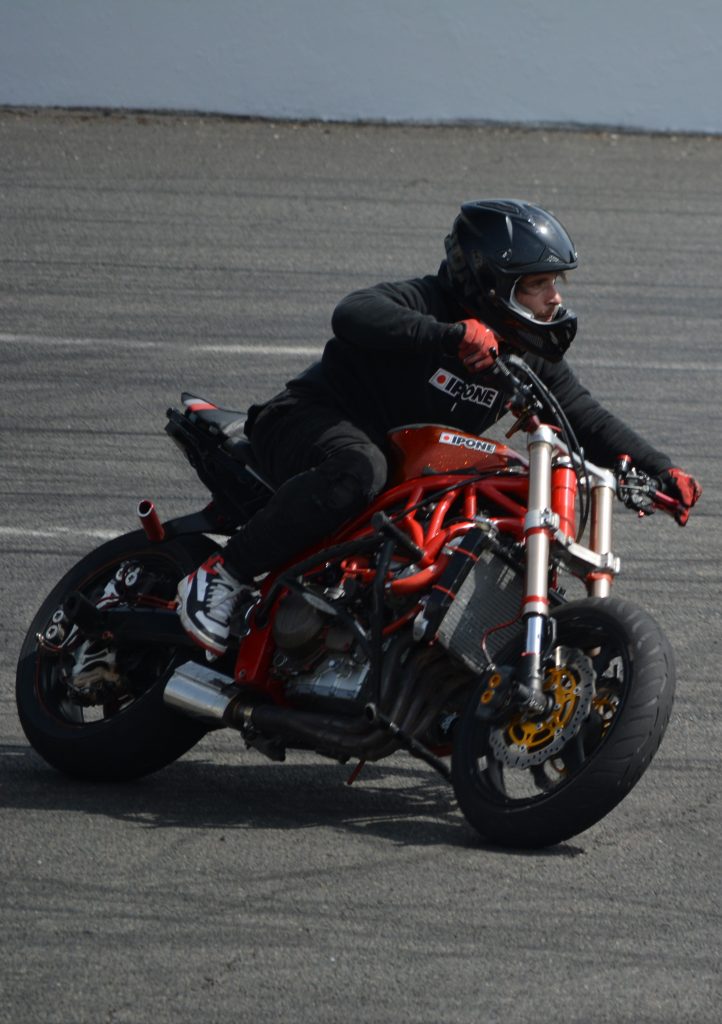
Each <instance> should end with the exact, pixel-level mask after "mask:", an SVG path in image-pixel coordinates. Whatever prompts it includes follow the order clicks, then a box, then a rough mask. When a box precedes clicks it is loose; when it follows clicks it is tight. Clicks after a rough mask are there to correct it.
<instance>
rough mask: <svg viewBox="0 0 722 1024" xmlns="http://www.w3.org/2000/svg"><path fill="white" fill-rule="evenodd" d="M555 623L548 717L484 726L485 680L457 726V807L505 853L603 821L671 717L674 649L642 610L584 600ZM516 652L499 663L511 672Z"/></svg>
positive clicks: (558, 612) (519, 717)
mask: <svg viewBox="0 0 722 1024" xmlns="http://www.w3.org/2000/svg"><path fill="white" fill-rule="evenodd" d="M552 614H553V617H554V619H555V620H556V641H555V642H556V647H555V649H554V651H553V652H552V657H551V660H550V663H549V665H548V667H547V670H546V676H545V682H544V690H545V692H546V693H547V694H548V695H549V696H550V697H552V698H553V700H551V701H550V702H549V706H550V709H551V710H550V711H549V712H548V713H547V715H546V717H545V718H542V719H539V718H531V717H529V718H527V717H525V716H524V715H523V714H521V713H520V712H518V711H516V712H510V713H509V714H508V715H507V716H506V717H505V718H503V719H502V720H501V721H496V722H494V723H493V724H490V723H489V722H488V721H484V720H482V719H481V718H480V717H479V716H478V714H477V709H478V708H479V702H480V699H481V694H482V692H483V690H484V684H483V683H482V684H481V685H480V686H479V687H477V688H476V690H475V692H474V694H473V695H472V697H471V699H470V701H469V703H468V705H467V707H466V709H465V711H464V714H463V716H462V719H461V721H460V722H459V723H458V725H457V728H456V735H455V740H454V751H453V758H452V781H453V785H454V791H455V793H456V797H457V800H458V801H459V806H460V807H461V810H462V812H463V814H464V816H465V817H466V819H467V821H468V822H469V823H470V824H471V825H472V826H473V827H474V828H475V829H476V830H477V832H479V834H480V835H481V836H482V837H483V838H484V839H486V840H488V841H490V842H493V843H498V844H501V845H504V846H512V847H531V848H533V847H542V846H550V845H552V844H554V843H559V842H562V841H564V840H565V839H569V838H570V837H571V836H574V835H577V834H578V833H579V832H583V831H584V830H585V829H587V828H589V827H590V826H591V825H593V824H594V823H595V822H597V821H599V820H600V819H601V818H603V817H604V816H605V815H606V814H608V813H609V811H611V810H612V808H613V807H614V806H615V805H616V804H618V803H619V801H620V800H622V799H623V798H624V797H625V796H626V795H627V793H628V792H629V791H630V790H631V788H632V787H633V786H634V785H635V783H636V782H638V780H639V779H640V778H641V776H642V774H643V772H644V771H645V769H646V768H647V766H648V765H649V762H650V761H651V759H652V757H653V756H654V754H655V752H656V750H657V748H658V746H659V744H660V742H661V739H662V736H663V735H664V731H665V729H666V727H667V723H668V721H669V716H670V714H671V710H672V702H673V699H674V685H675V672H674V660H673V656H672V651H671V647H670V645H669V642H668V641H667V639H666V637H665V635H664V633H663V632H662V630H661V629H660V627H659V626H658V625H657V623H656V622H655V621H654V619H652V617H651V616H650V615H649V614H648V613H647V612H645V611H643V610H642V609H640V608H637V607H636V606H635V605H632V604H629V603H628V602H626V601H622V600H619V599H617V598H604V599H601V598H589V599H585V600H582V601H576V602H571V603H569V604H567V605H563V606H562V607H560V608H557V609H555V610H554V612H553V613H552ZM519 655H520V650H519V646H518V644H517V645H516V646H515V647H511V646H510V647H508V648H507V649H506V650H505V651H503V652H502V653H501V654H500V656H499V659H498V663H499V664H500V665H503V664H506V665H512V666H513V665H514V664H515V663H516V661H517V660H518V658H519Z"/></svg>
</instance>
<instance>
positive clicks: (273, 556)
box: [225, 391, 387, 580]
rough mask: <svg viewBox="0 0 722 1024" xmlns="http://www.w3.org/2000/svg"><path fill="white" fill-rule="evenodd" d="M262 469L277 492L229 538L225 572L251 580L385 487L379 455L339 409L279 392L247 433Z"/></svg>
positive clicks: (326, 532) (321, 535)
mask: <svg viewBox="0 0 722 1024" xmlns="http://www.w3.org/2000/svg"><path fill="white" fill-rule="evenodd" d="M249 435H250V439H251V445H252V448H253V453H254V456H255V458H256V461H257V463H258V466H259V468H260V469H261V471H262V472H263V473H264V474H265V475H266V476H267V477H268V478H269V479H270V480H271V482H272V483H274V484H275V485H276V486H277V487H278V490H277V491H276V493H275V494H274V495H273V497H272V498H271V500H270V501H269V502H268V504H267V505H266V506H265V507H264V508H262V509H261V510H260V511H259V512H257V513H256V515H255V516H253V518H252V519H251V520H250V521H249V522H248V523H247V524H246V525H245V526H244V527H242V529H241V530H240V531H239V532H238V533H237V534H234V536H233V537H232V538H231V539H230V541H229V542H228V544H227V545H226V549H225V554H226V557H227V559H228V562H229V565H230V567H231V568H232V569H233V570H234V571H235V572H236V573H237V574H238V575H239V576H241V578H242V579H246V580H250V579H252V578H253V577H254V576H257V575H259V574H260V573H263V572H268V571H269V570H271V569H275V568H277V567H278V566H281V565H283V564H284V563H285V562H289V561H291V560H292V559H294V558H295V557H296V556H298V555H300V554H301V552H302V551H303V550H304V549H305V548H307V547H311V546H313V545H315V544H317V543H320V542H321V541H322V540H323V539H324V538H325V537H326V536H328V535H329V534H331V533H333V532H334V530H336V529H338V527H340V526H341V525H342V524H343V523H345V522H346V521H348V520H349V519H351V518H353V516H355V515H357V514H358V513H359V512H361V511H362V510H363V509H364V508H366V507H367V505H369V504H370V502H371V501H373V499H374V498H375V497H376V495H377V494H378V493H379V492H380V491H381V490H382V488H383V486H384V484H385V483H386V476H387V464H386V457H385V455H384V454H383V452H382V451H381V449H380V448H379V447H378V446H377V445H376V444H374V442H373V441H372V440H371V439H370V438H369V437H368V435H367V434H365V433H364V431H362V430H360V429H359V428H358V427H357V426H355V425H354V424H353V423H351V422H349V421H348V420H346V419H344V416H343V413H342V412H341V411H340V410H339V409H335V408H332V407H331V406H328V405H322V404H319V402H318V401H317V400H316V399H314V398H311V397H306V396H299V395H296V394H291V393H290V392H288V391H284V392H282V393H281V394H280V395H278V396H277V397H276V398H274V399H272V400H271V401H270V402H268V403H267V404H266V405H265V406H263V407H262V408H261V410H260V412H258V414H257V415H256V417H255V418H254V419H253V423H252V426H251V427H250V428H249Z"/></svg>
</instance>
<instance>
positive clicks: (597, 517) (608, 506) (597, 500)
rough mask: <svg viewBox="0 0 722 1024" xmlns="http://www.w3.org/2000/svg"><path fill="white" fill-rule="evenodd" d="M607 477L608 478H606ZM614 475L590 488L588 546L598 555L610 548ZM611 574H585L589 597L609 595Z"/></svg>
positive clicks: (605, 552) (607, 475) (608, 475)
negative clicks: (590, 513) (590, 508)
mask: <svg viewBox="0 0 722 1024" xmlns="http://www.w3.org/2000/svg"><path fill="white" fill-rule="evenodd" d="M607 477H608V479H607ZM614 496H615V487H614V477H613V476H612V474H611V473H609V474H606V473H605V475H604V480H600V481H599V482H598V483H596V484H595V485H594V486H593V488H592V521H591V527H590V535H589V541H590V547H591V549H592V551H596V552H597V553H598V554H600V555H604V554H607V552H609V551H611V550H612V514H613V510H614ZM613 578H614V577H613V575H612V573H610V572H591V573H589V575H588V576H587V590H588V592H589V594H590V596H591V597H609V595H610V593H611V591H612V580H613Z"/></svg>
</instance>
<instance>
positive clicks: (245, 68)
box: [0, 0, 722, 133]
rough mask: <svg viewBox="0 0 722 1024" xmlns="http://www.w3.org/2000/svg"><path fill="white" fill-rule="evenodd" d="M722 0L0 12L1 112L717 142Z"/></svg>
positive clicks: (78, 2)
mask: <svg viewBox="0 0 722 1024" xmlns="http://www.w3.org/2000/svg"><path fill="white" fill-rule="evenodd" d="M721 39H722V0H687V2H686V3H683V2H682V0H295V2H294V0H0V104H3V105H29V106H35V105H41V106H42V105H48V106H83V107H86V106H89V107H125V108H140V109H176V110H198V111H210V112H217V113H228V114H245V115H260V116H263V117H271V118H320V119H328V120H365V119H381V120H400V121H432V122H437V121H447V120H451V121H453V120H465V119H471V120H478V121H512V122H531V123H545V122H559V123H577V124H598V125H614V126H620V127H627V128H644V129H652V130H672V131H700V132H714V133H720V132H722V71H721V70H720V68H721V67H722V59H721V58H720V56H719V50H720V40H721Z"/></svg>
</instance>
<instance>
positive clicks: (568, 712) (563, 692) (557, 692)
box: [489, 647, 595, 768]
mask: <svg viewBox="0 0 722 1024" xmlns="http://www.w3.org/2000/svg"><path fill="white" fill-rule="evenodd" d="M557 661H558V664H557V665H552V666H551V667H550V668H549V669H547V673H546V677H545V679H544V687H543V689H544V693H546V694H548V695H549V696H551V697H552V698H553V700H554V703H553V706H552V710H551V711H550V712H549V714H548V715H546V717H544V718H525V717H524V716H523V715H522V714H516V715H514V717H513V718H512V719H511V720H510V721H509V722H507V724H506V725H504V726H501V727H500V728H497V729H492V730H491V733H490V736H489V745H490V747H491V752H492V754H493V756H494V757H495V758H496V760H497V761H501V763H502V764H504V765H506V766H507V767H509V768H531V767H533V766H534V765H538V764H541V763H542V762H543V761H547V760H548V759H549V758H550V757H554V756H555V755H556V754H558V753H559V751H560V750H561V749H562V748H563V747H564V746H566V744H567V743H568V742H569V741H570V740H571V739H573V738H574V737H575V736H576V734H577V733H578V732H579V730H580V729H581V727H582V723H583V722H584V721H585V720H586V718H587V717H588V716H589V712H590V709H591V706H592V698H593V696H594V679H595V674H594V669H593V668H592V663H591V661H590V660H589V658H587V657H586V655H584V654H582V652H581V651H578V650H574V649H572V648H568V647H560V648H558V649H557Z"/></svg>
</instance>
